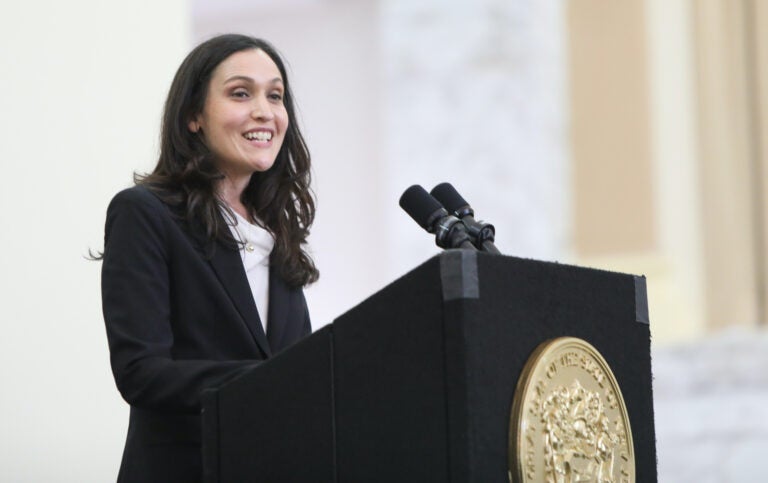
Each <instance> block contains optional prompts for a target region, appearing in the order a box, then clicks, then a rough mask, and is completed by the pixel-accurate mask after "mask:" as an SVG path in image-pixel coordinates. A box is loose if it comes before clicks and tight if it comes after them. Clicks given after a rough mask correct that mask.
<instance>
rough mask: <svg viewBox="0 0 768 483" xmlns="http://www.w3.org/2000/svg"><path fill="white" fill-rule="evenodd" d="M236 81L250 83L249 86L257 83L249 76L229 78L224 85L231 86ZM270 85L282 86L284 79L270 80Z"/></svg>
mask: <svg viewBox="0 0 768 483" xmlns="http://www.w3.org/2000/svg"><path fill="white" fill-rule="evenodd" d="M234 81H245V82H248V83H249V84H255V83H256V81H254V80H253V78H252V77H248V76H247V75H233V76H232V77H229V78H228V79H227V80H225V81H224V83H225V84H229V83H230V82H234ZM269 83H270V84H277V83H280V84H282V83H283V79H281V78H280V77H275V78H274V79H272V80H270V81H269Z"/></svg>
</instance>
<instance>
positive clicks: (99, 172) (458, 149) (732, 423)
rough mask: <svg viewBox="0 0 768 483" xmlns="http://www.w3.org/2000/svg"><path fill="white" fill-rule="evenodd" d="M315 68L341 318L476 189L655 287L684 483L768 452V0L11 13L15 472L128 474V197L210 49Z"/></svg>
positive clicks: (536, 240) (482, 209) (327, 240)
mask: <svg viewBox="0 0 768 483" xmlns="http://www.w3.org/2000/svg"><path fill="white" fill-rule="evenodd" d="M227 31H240V32H243V33H248V34H252V35H257V36H263V37H265V38H267V39H270V40H272V41H273V42H274V43H275V44H276V45H277V46H278V48H279V49H280V50H281V51H282V52H283V53H284V54H285V57H286V58H287V59H288V63H289V67H290V74H291V80H292V81H293V85H294V89H295V94H296V97H297V99H298V103H299V106H300V119H299V120H297V122H300V123H302V126H303V129H304V132H305V134H306V136H307V139H308V141H309V145H310V148H311V150H312V153H313V159H314V166H315V168H314V173H315V189H316V191H317V196H318V200H319V204H318V207H319V212H318V217H317V222H316V224H315V227H314V230H313V234H312V248H313V251H314V254H315V257H316V259H317V261H318V264H319V266H320V268H321V270H322V274H323V275H322V279H321V281H320V282H319V283H318V284H317V285H315V286H313V287H312V288H311V289H310V290H309V291H308V292H307V295H308V299H309V302H310V309H311V312H312V316H313V324H314V326H315V328H318V327H320V326H322V325H324V324H326V323H328V322H330V321H332V320H333V318H334V317H335V316H337V315H339V314H340V313H342V312H343V311H345V310H347V309H348V308H350V307H352V306H353V305H355V304H356V303H357V302H359V301H360V300H362V299H364V298H365V297H366V296H368V295H369V294H371V293H373V292H374V291H376V290H377V289H378V288H380V287H381V286H383V285H384V284H386V283H388V282H389V281H391V280H392V279H394V278H395V277H397V276H399V275H401V274H402V273H404V272H405V271H407V270H409V269H410V268H412V267H414V266H415V265H416V264H418V263H419V262H421V261H423V260H424V259H425V258H426V257H428V256H431V255H432V254H434V253H436V252H437V249H436V248H435V247H434V245H433V243H432V241H431V240H430V239H429V237H427V236H426V234H424V233H423V232H421V231H420V229H419V228H418V227H417V226H416V225H415V224H413V222H412V221H411V220H410V219H408V218H407V216H405V215H404V214H403V213H401V212H400V210H399V208H398V207H397V198H398V196H399V194H400V193H401V192H402V191H403V190H404V189H405V188H406V187H407V186H408V185H410V184H412V183H421V184H423V185H424V186H426V187H427V188H428V189H429V188H430V187H431V186H432V185H433V184H435V183H437V182H441V181H451V182H452V183H453V184H454V185H456V186H457V187H458V188H459V189H460V190H461V191H462V193H463V194H464V195H465V197H466V198H467V199H468V200H469V201H470V202H471V203H472V204H473V206H474V207H475V208H476V210H477V212H478V215H479V216H480V218H484V219H487V220H488V221H491V222H493V223H494V224H495V225H496V227H497V229H498V239H497V241H498V245H499V247H500V248H501V249H502V251H504V252H505V253H507V254H510V255H516V256H524V257H533V258H539V259H545V260H558V261H562V262H567V263H576V264H580V265H586V266H592V267H600V268H606V269H611V270H620V271H625V272H631V273H638V274H644V275H646V276H647V277H648V291H649V304H650V316H651V331H652V335H653V357H654V374H655V386H654V388H655V389H654V391H655V392H654V397H655V409H656V421H655V424H656V431H657V437H658V443H657V446H658V460H659V475H660V481H665V482H675V483H677V482H710V481H711V482H722V481H734V482H736V481H738V482H741V481H761V480H762V479H764V478H763V474H764V470H763V468H762V464H761V463H762V460H763V458H764V454H765V453H766V451H768V409H766V408H768V377H767V376H766V374H768V357H766V354H768V335H766V331H765V324H766V322H768V316H767V315H766V310H767V309H766V305H767V300H768V282H767V280H768V197H766V193H765V189H766V183H767V180H766V178H767V176H768V174H767V173H768V161H766V160H767V159H768V147H767V146H766V142H767V140H768V53H767V52H766V45H768V42H767V41H768V39H766V38H765V36H766V35H768V34H767V33H766V32H768V4H766V3H765V2H763V1H761V0H218V1H214V0H192V1H185V0H173V1H166V2H150V1H149V0H135V1H133V2H117V1H100V0H72V1H70V2H54V1H53V0H39V1H26V2H21V1H19V0H12V1H4V2H3V3H2V4H0V45H2V48H1V49H0V140H1V142H0V163H1V164H0V166H1V167H2V174H3V176H0V226H2V228H1V229H0V248H2V250H0V294H1V295H0V300H1V301H2V303H0V327H2V337H0V388H1V389H0V390H1V391H2V393H1V394H2V395H1V396H0V481H13V482H39V481H68V482H69V481H71V482H86V481H94V482H101V481H110V480H113V479H114V476H115V475H116V471H117V468H118V466H119V459H120V454H121V451H122V445H123V442H124V435H125V430H126V425H127V407H126V405H125V404H124V403H123V401H122V400H121V399H120V397H119V394H118V393H117V391H116V389H115V388H114V383H113V381H112V379H111V374H110V370H109V364H108V353H107V349H106V340H105V336H104V329H103V322H102V320H101V314H100V302H99V266H98V264H96V263H92V262H86V261H84V259H83V254H84V253H86V251H87V250H88V248H96V249H98V248H100V246H101V237H102V236H103V232H102V231H103V221H104V212H105V210H106V206H107V203H108V201H109V199H110V198H111V196H112V195H113V194H114V193H115V192H116V191H117V190H119V189H121V188H122V187H126V186H128V185H129V184H130V179H131V174H132V172H133V171H146V170H148V169H151V167H152V166H153V164H154V158H155V156H156V149H157V141H156V140H157V132H158V127H159V116H160V110H161V105H162V101H163V98H164V96H165V93H166V91H167V88H168V85H169V84H170V79H171V77H172V75H173V72H174V71H175V69H176V67H177V66H178V64H179V63H180V62H181V60H182V59H183V57H184V56H185V55H186V53H187V52H188V51H189V49H190V48H191V47H192V46H193V45H194V44H195V43H197V42H198V41H200V40H203V39H205V38H207V37H209V36H210V35H212V34H215V33H220V32H227Z"/></svg>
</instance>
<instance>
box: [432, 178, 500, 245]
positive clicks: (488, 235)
mask: <svg viewBox="0 0 768 483" xmlns="http://www.w3.org/2000/svg"><path fill="white" fill-rule="evenodd" d="M431 195H432V196H433V197H434V198H435V199H436V200H437V202H438V203H441V204H442V205H443V206H444V207H445V209H446V210H448V211H449V212H451V213H452V214H454V215H456V216H457V217H458V218H460V219H461V222H462V223H463V224H464V226H465V227H466V229H467V233H469V236H470V238H471V239H472V241H473V243H474V245H475V247H477V249H478V250H481V251H484V252H488V253H495V254H499V253H501V252H500V251H499V249H498V248H496V245H494V244H493V242H494V239H495V237H496V229H495V228H494V227H493V225H491V224H490V223H485V222H482V221H477V220H475V210H473V209H472V207H471V206H469V203H467V200H465V199H464V198H463V197H462V196H461V195H460V194H459V192H458V191H456V188H454V187H453V185H451V183H440V184H439V185H437V186H435V187H434V188H432V191H431Z"/></svg>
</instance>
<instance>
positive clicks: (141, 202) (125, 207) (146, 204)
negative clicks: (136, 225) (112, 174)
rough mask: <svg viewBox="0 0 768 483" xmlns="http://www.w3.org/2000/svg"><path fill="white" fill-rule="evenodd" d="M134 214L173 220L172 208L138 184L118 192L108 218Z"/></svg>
mask: <svg viewBox="0 0 768 483" xmlns="http://www.w3.org/2000/svg"><path fill="white" fill-rule="evenodd" d="M119 213H126V214H127V213H132V214H133V215H136V216H142V217H151V218H156V219H159V218H172V213H171V208H170V207H169V206H168V205H167V204H166V203H165V202H164V201H163V200H162V199H161V198H160V195H159V194H157V193H155V192H154V191H153V190H152V189H150V188H149V187H147V186H145V185H142V184H138V185H135V186H132V187H130V188H126V189H124V190H122V191H120V192H118V193H117V194H116V195H115V196H114V197H113V198H112V201H110V203H109V207H108V208H107V217H108V218H109V217H110V215H117V214H119Z"/></svg>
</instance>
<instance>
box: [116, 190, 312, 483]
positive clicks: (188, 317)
mask: <svg viewBox="0 0 768 483" xmlns="http://www.w3.org/2000/svg"><path fill="white" fill-rule="evenodd" d="M179 215H180V213H178V212H177V211H176V210H174V209H172V208H171V207H169V206H168V205H166V204H165V203H163V202H162V201H161V200H160V199H159V198H158V197H156V196H155V195H154V194H153V193H152V192H150V191H149V190H148V189H147V188H145V187H142V186H137V187H133V188H129V189H127V190H124V191H122V192H120V193H118V194H117V195H116V196H115V197H114V199H113V200H112V202H111V203H110V205H109V209H108V210H107V222H106V228H105V235H104V238H105V240H104V260H103V266H102V279H101V286H102V305H103V311H104V320H105V323H106V328H107V338H108V341H109V350H110V361H111V364H112V372H113V374H114V376H115V382H116V383H117V388H118V389H119V390H120V393H121V394H122V396H123V398H124V399H125V400H126V401H127V402H128V403H129V404H130V406H131V413H130V420H129V425H128V436H127V439H126V443H125V450H124V453H123V460H122V464H121V467H120V474H119V476H118V481H125V482H133V481H136V482H139V481H140V482H154V481H157V482H176V481H178V482H182V481H183V482H191V481H199V480H200V479H201V477H202V476H201V475H202V470H201V452H200V416H199V414H200V394H201V392H202V391H203V390H204V389H206V388H211V387H216V386H219V385H220V384H222V383H224V382H225V381H228V380H230V379H232V378H233V377H236V376H237V375H239V374H242V373H244V372H245V371H247V370H248V369H250V368H252V367H254V366H255V365H257V364H258V363H259V361H262V360H265V359H267V358H269V357H271V356H272V354H274V353H277V352H279V351H280V350H282V349H284V348H285V347H287V346H289V345H291V344H293V343H294V342H296V341H297V340H299V339H300V338H302V337H303V336H305V335H307V334H309V333H310V331H311V326H310V322H309V314H308V312H307V304H306V301H305V299H304V294H303V292H302V290H301V289H300V288H296V289H293V288H290V287H289V286H287V285H286V284H285V282H283V280H282V279H281V278H280V277H279V276H277V274H276V272H275V270H273V269H271V270H270V276H269V316H268V321H269V325H268V330H267V333H266V334H265V333H264V330H263V328H262V325H261V322H260V320H259V315H258V312H257V310H256V305H255V303H254V301H253V297H252V295H251V291H250V287H249V285H248V280H247V278H246V275H245V270H244V268H243V264H242V261H241V259H240V254H239V253H238V252H237V251H236V250H233V249H228V248H226V247H225V246H224V245H221V244H217V246H216V247H215V251H214V252H213V256H212V257H207V256H206V251H205V248H204V245H205V242H204V237H203V233H202V231H201V230H200V229H199V228H195V227H192V226H189V224H187V223H186V222H184V221H183V220H182V218H181V217H180V216H179Z"/></svg>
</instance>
